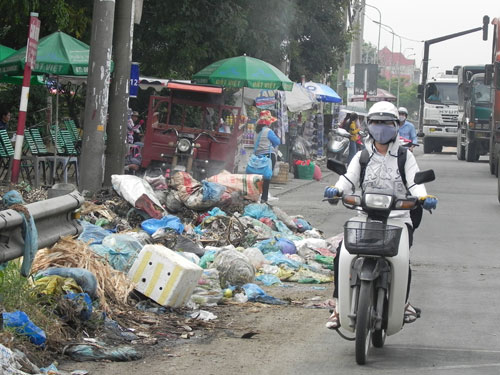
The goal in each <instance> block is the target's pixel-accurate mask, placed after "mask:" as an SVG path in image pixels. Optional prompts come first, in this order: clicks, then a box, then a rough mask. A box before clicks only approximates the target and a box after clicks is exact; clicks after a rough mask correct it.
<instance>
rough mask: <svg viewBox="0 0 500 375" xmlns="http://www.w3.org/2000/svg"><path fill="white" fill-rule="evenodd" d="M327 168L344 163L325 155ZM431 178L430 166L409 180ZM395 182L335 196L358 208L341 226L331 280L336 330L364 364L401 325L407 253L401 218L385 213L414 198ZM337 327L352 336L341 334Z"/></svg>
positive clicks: (410, 205) (408, 205) (407, 206)
mask: <svg viewBox="0 0 500 375" xmlns="http://www.w3.org/2000/svg"><path fill="white" fill-rule="evenodd" d="M327 167H328V169H330V170H332V171H334V172H336V173H337V174H339V175H344V174H345V173H346V167H345V165H344V164H342V163H340V162H337V161H335V160H328V161H327ZM344 177H345V178H347V177H346V176H345V175H344ZM434 179H435V176H434V171H433V170H427V171H421V172H418V173H416V175H415V179H414V182H415V184H422V183H425V182H430V181H433V180H434ZM349 182H351V181H349ZM351 184H352V182H351ZM399 184H402V183H399V182H398V183H396V184H395V186H394V187H393V188H392V189H379V188H376V187H369V188H366V190H364V191H361V194H360V195H356V194H350V195H344V196H343V197H342V198H339V199H341V200H342V203H343V205H344V206H345V207H347V208H349V209H353V210H357V211H360V212H362V213H364V214H363V215H358V216H356V217H354V218H351V219H349V220H348V221H347V222H346V223H345V225H344V240H343V242H342V249H341V252H340V256H339V274H338V283H337V285H338V288H339V289H338V302H337V311H338V313H339V318H340V327H339V329H337V332H338V333H339V334H340V335H341V336H342V337H343V338H345V339H348V340H351V341H355V352H356V362H357V363H358V364H360V365H363V364H365V363H366V359H367V356H368V351H369V348H370V345H371V344H372V345H373V346H374V347H377V348H382V347H383V346H384V342H385V338H386V336H390V335H394V334H396V333H398V332H399V331H401V329H402V328H403V319H404V309H405V305H406V293H407V286H408V270H409V252H410V248H409V238H408V228H407V225H406V224H405V222H404V220H402V219H401V218H398V217H397V216H396V217H390V216H389V215H390V213H391V212H392V211H395V210H411V209H414V208H416V207H417V205H419V204H420V201H419V200H418V198H417V197H414V196H410V195H409V193H406V191H407V190H406V188H405V187H404V185H403V186H401V185H399ZM352 185H353V192H354V190H355V188H354V184H352ZM402 192H403V193H402ZM337 202H338V200H337ZM340 329H343V330H346V331H349V332H353V333H354V334H355V336H354V337H347V336H346V335H345V334H343V333H342V332H341V331H340Z"/></svg>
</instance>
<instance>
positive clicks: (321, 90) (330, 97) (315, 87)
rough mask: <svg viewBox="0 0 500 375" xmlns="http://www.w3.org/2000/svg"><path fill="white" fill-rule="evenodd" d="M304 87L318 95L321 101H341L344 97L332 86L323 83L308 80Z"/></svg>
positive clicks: (317, 97)
mask: <svg viewBox="0 0 500 375" xmlns="http://www.w3.org/2000/svg"><path fill="white" fill-rule="evenodd" d="M304 87H305V88H306V89H308V90H309V91H311V92H312V93H313V94H314V95H316V99H317V100H318V101H320V102H327V103H340V102H341V101H342V98H341V97H340V96H339V95H338V94H337V93H336V92H335V90H334V89H332V88H331V87H330V86H327V85H324V84H322V83H316V82H311V81H309V82H307V83H305V84H304Z"/></svg>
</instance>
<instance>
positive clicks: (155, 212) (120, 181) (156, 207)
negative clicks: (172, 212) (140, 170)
mask: <svg viewBox="0 0 500 375" xmlns="http://www.w3.org/2000/svg"><path fill="white" fill-rule="evenodd" d="M111 183H112V185H113V189H115V191H116V192H117V193H118V194H119V195H120V196H121V197H123V198H124V199H125V200H126V201H127V202H129V203H130V204H131V205H132V206H134V207H136V208H139V209H141V210H143V211H145V212H146V213H147V214H148V215H149V216H151V217H154V218H161V217H162V216H163V212H164V210H163V208H162V207H161V203H160V201H159V200H158V198H157V197H156V195H155V193H154V191H153V189H152V188H151V185H149V183H148V182H147V181H146V180H144V179H142V178H140V177H137V176H134V175H116V174H114V175H112V176H111Z"/></svg>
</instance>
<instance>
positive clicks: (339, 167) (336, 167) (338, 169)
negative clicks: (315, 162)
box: [326, 159, 347, 175]
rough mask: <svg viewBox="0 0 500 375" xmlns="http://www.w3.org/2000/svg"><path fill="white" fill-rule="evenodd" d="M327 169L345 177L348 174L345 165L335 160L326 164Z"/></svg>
mask: <svg viewBox="0 0 500 375" xmlns="http://www.w3.org/2000/svg"><path fill="white" fill-rule="evenodd" d="M326 167H327V168H328V169H329V170H331V171H333V172H335V173H337V174H338V175H343V174H345V173H346V172H347V168H346V166H345V165H344V164H342V163H340V162H338V161H336V160H333V159H328V161H327V162H326Z"/></svg>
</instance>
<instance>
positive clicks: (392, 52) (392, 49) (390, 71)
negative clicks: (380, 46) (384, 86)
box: [373, 21, 401, 105]
mask: <svg viewBox="0 0 500 375" xmlns="http://www.w3.org/2000/svg"><path fill="white" fill-rule="evenodd" d="M373 22H375V23H378V24H380V25H382V26H385V27H387V28H389V29H391V34H392V46H391V69H390V70H389V73H390V74H389V92H391V81H392V56H393V55H394V35H396V36H397V37H398V38H399V56H398V94H397V96H396V98H397V105H399V60H400V58H401V37H400V36H399V35H398V34H396V33H395V32H394V30H393V29H392V27H390V26H389V25H386V24H383V23H380V22H377V21H373Z"/></svg>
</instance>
